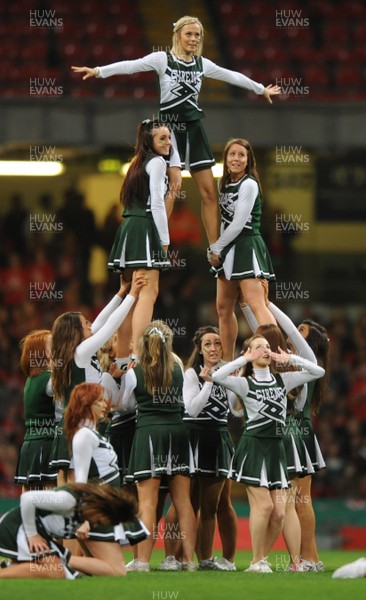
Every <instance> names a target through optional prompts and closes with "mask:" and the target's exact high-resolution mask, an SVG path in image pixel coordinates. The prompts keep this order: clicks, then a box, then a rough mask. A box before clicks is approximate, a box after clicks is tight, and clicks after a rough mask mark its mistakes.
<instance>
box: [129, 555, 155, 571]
mask: <svg viewBox="0 0 366 600" xmlns="http://www.w3.org/2000/svg"><path fill="white" fill-rule="evenodd" d="M126 571H128V572H129V573H130V572H131V571H136V572H137V573H148V572H149V571H150V564H149V563H148V562H142V561H141V560H138V559H137V558H134V559H133V560H131V562H129V563H127V565H126Z"/></svg>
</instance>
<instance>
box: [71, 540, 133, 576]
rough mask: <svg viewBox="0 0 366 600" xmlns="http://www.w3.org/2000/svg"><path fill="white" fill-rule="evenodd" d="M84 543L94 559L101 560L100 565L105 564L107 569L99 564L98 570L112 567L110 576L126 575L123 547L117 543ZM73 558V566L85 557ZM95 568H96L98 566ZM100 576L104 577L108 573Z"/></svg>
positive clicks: (89, 541) (88, 541)
mask: <svg viewBox="0 0 366 600" xmlns="http://www.w3.org/2000/svg"><path fill="white" fill-rule="evenodd" d="M83 543H84V544H85V546H86V548H87V550H88V551H89V552H90V554H91V556H92V557H93V558H94V559H100V560H99V563H105V567H102V565H101V564H99V566H98V569H102V568H103V569H107V568H108V567H110V569H111V571H112V572H111V573H110V575H115V576H117V575H119V576H122V575H126V567H125V562H124V560H123V556H122V552H121V547H120V545H119V544H118V543H117V542H94V541H91V540H84V542H83ZM72 558H73V564H75V565H76V564H78V561H80V560H81V559H82V558H83V557H77V556H73V557H72ZM84 559H85V557H84ZM89 560H90V559H89ZM70 566H71V565H70ZM94 566H96V564H95V565H94ZM99 574H100V575H102V574H107V573H99Z"/></svg>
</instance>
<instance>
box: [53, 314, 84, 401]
mask: <svg viewBox="0 0 366 600" xmlns="http://www.w3.org/2000/svg"><path fill="white" fill-rule="evenodd" d="M80 316H81V313H79V312H67V313H64V314H62V315H60V316H59V317H57V319H56V320H55V322H54V324H53V327H52V353H51V354H52V362H53V365H52V387H53V394H54V397H55V398H56V399H57V400H62V401H63V400H64V396H65V391H66V388H67V387H68V386H69V385H70V384H71V372H72V361H73V360H74V354H75V350H76V348H77V346H78V345H79V344H80V343H81V342H82V341H83V339H84V333H83V327H82V324H81V320H80Z"/></svg>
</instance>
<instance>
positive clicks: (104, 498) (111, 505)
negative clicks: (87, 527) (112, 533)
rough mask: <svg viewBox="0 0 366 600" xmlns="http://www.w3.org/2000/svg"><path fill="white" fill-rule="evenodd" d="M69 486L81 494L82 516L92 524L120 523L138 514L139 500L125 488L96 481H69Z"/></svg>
mask: <svg viewBox="0 0 366 600" xmlns="http://www.w3.org/2000/svg"><path fill="white" fill-rule="evenodd" d="M67 487H68V488H70V489H71V490H72V491H74V492H76V493H77V495H78V496H79V502H78V508H79V510H80V513H81V515H82V518H83V519H85V520H86V521H89V522H90V523H91V524H92V525H96V524H98V523H100V524H102V525H106V526H109V525H118V523H121V522H125V521H133V520H134V519H135V518H136V516H137V501H136V499H135V498H134V497H133V496H132V495H131V494H130V493H128V492H126V491H125V490H124V489H123V488H117V487H113V486H111V485H107V484H103V485H95V484H94V483H93V484H92V483H68V484H67Z"/></svg>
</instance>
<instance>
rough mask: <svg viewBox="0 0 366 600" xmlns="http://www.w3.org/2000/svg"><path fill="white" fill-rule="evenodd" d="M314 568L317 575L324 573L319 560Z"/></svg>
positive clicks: (322, 564) (322, 565)
mask: <svg viewBox="0 0 366 600" xmlns="http://www.w3.org/2000/svg"><path fill="white" fill-rule="evenodd" d="M315 567H316V570H317V571H318V573H324V571H325V568H324V563H323V562H322V561H321V560H319V562H317V563H315Z"/></svg>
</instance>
